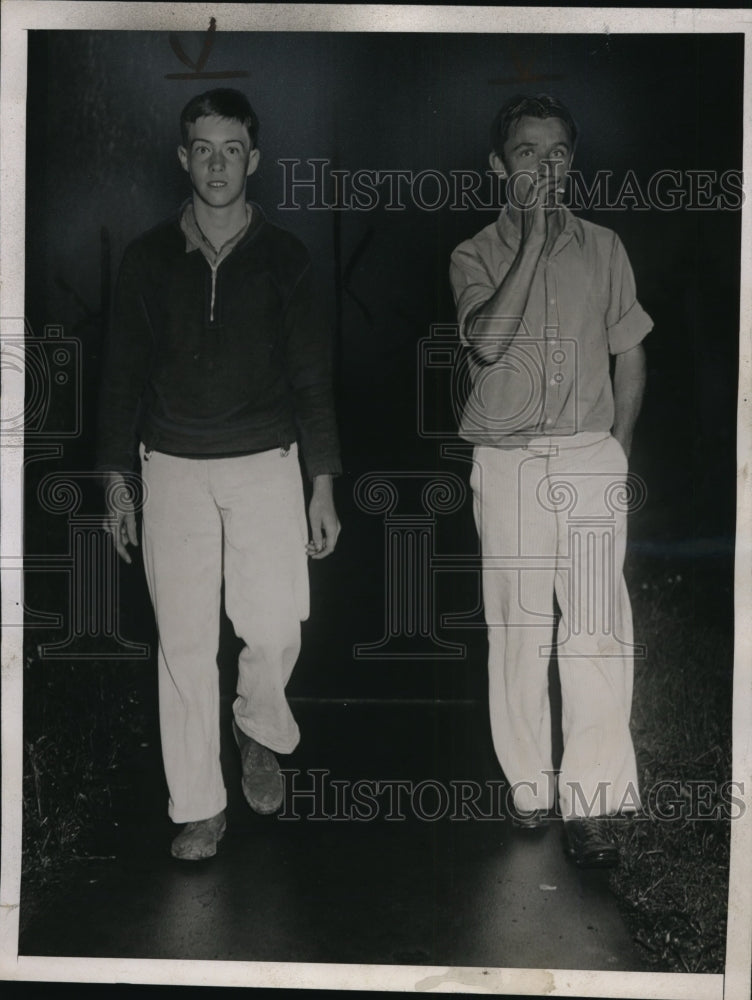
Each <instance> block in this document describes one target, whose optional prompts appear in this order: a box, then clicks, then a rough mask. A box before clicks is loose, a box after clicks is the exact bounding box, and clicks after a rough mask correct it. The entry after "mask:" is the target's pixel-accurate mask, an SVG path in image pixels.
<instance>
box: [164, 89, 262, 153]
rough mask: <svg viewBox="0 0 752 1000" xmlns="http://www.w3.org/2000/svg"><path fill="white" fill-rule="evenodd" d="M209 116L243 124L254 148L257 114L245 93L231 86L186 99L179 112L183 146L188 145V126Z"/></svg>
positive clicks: (257, 124) (257, 129)
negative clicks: (186, 101)
mask: <svg viewBox="0 0 752 1000" xmlns="http://www.w3.org/2000/svg"><path fill="white" fill-rule="evenodd" d="M209 116H216V117H217V118H230V119H232V120H233V121H238V122H240V123H241V125H245V127H246V128H247V129H248V135H249V136H250V137H251V148H252V149H255V148H256V140H257V138H258V131H259V120H258V116H257V115H256V112H255V111H254V110H253V108H252V107H251V105H250V103H249V101H248V98H247V97H246V96H245V94H242V93H241V92H240V91H239V90H233V89H232V88H231V87H218V88H217V89H216V90H207V91H206V92H205V93H204V94H197V95H196V96H195V97H192V98H191V99H190V101H188V103H187V104H186V106H185V107H184V108H183V110H182V111H181V112H180V134H181V136H182V137H183V146H187V145H188V126H189V125H193V124H194V123H195V122H196V121H197V120H198V119H199V118H206V117H209Z"/></svg>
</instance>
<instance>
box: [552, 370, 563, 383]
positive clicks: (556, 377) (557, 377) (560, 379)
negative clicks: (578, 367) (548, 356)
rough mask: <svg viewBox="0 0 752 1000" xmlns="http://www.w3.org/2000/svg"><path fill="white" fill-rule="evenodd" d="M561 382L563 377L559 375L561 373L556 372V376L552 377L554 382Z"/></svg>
mask: <svg viewBox="0 0 752 1000" xmlns="http://www.w3.org/2000/svg"><path fill="white" fill-rule="evenodd" d="M563 381H564V376H563V375H562V374H561V372H557V373H556V375H554V382H563Z"/></svg>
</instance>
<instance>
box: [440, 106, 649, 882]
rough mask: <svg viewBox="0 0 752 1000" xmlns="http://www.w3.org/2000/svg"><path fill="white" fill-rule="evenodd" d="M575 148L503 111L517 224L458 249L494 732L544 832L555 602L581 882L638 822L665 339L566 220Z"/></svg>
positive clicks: (566, 765) (560, 119) (564, 806)
mask: <svg viewBox="0 0 752 1000" xmlns="http://www.w3.org/2000/svg"><path fill="white" fill-rule="evenodd" d="M576 138H577V128H576V125H575V123H574V120H573V119H572V116H571V114H570V113H569V111H568V110H567V108H566V107H565V106H564V105H563V104H561V103H560V102H559V101H557V100H555V99H554V98H551V97H548V96H547V95H539V96H537V97H519V96H518V97H514V98H512V99H511V100H510V101H508V102H507V103H506V104H505V105H504V107H503V108H502V109H501V110H500V111H499V113H498V114H497V116H496V118H495V120H494V123H493V126H492V152H491V154H490V163H491V166H492V168H493V170H494V171H495V172H496V173H497V174H499V175H500V176H501V177H503V178H506V182H507V205H506V206H505V208H504V209H503V211H502V212H501V215H500V216H499V218H498V219H497V220H496V221H495V222H494V223H492V224H491V225H489V226H487V227H485V229H483V230H481V232H480V233H478V234H477V235H476V236H475V237H473V238H472V239H469V240H466V241H465V242H463V243H462V244H460V246H458V247H457V248H456V250H455V251H454V253H453V254H452V259H451V267H450V277H451V283H452V288H453V292H454V297H455V302H456V305H457V313H458V320H459V325H460V332H461V338H462V340H463V343H464V344H465V345H466V346H467V347H468V349H469V353H470V359H469V364H470V372H471V382H472V388H471V391H470V394H469V397H468V400H467V403H466V405H465V408H464V413H463V417H462V422H461V427H460V434H461V436H462V437H463V438H465V439H466V440H468V441H470V442H472V443H473V444H474V445H475V449H474V466H473V473H472V477H471V485H472V488H473V493H474V503H475V516H476V525H477V527H478V533H479V536H480V540H481V549H482V555H483V595H484V607H485V617H486V622H487V625H488V642H489V664H488V668H489V701H490V716H491V730H492V736H493V741H494V746H495V749H496V753H497V756H498V759H499V762H500V764H501V767H502V770H503V771H504V774H505V776H506V778H507V780H508V781H509V783H510V786H511V787H512V788H513V789H514V798H513V818H514V819H515V821H516V822H517V823H518V824H519V825H521V826H523V827H527V828H534V827H536V826H539V825H541V823H542V822H543V821H544V819H545V816H546V813H547V812H548V811H549V810H550V809H551V808H552V807H553V806H554V804H555V796H556V794H557V791H556V787H555V786H556V782H555V781H554V770H553V764H552V760H551V713H550V705H549V696H548V664H549V658H550V654H551V651H552V625H553V620H554V619H553V612H554V603H553V599H554V594H555V595H556V600H557V602H558V605H559V608H560V610H561V616H560V619H559V623H558V632H557V638H556V644H555V652H556V656H557V660H558V666H559V675H560V680H561V691H562V730H563V738H564V749H563V758H562V762H561V769H560V773H559V776H558V804H559V806H560V808H561V813H562V816H563V819H564V834H565V847H566V850H567V852H568V854H569V855H570V856H571V857H572V859H573V860H574V861H575V862H576V863H577V864H578V865H581V866H583V867H594V866H603V867H606V866H610V865H613V864H615V863H616V861H617V860H618V854H617V849H616V847H615V845H614V844H613V843H612V842H611V841H610V839H609V838H608V836H607V833H606V830H605V828H604V824H603V822H602V820H603V818H604V817H605V816H608V815H612V814H614V813H617V812H622V811H623V812H629V811H631V810H634V809H636V808H638V807H639V795H638V790H637V774H636V766H635V755H634V749H633V745H632V739H631V735H630V731H629V716H630V709H631V699H632V679H633V658H632V617H631V609H630V602H629V596H628V594H627V590H626V587H625V584H624V579H623V576H622V567H623V562H624V555H625V548H626V504H625V485H626V475H627V463H628V456H629V452H630V448H631V444H632V434H633V430H634V426H635V422H636V420H637V416H638V414H639V411H640V407H641V403H642V397H643V392H644V386H645V356H644V349H643V347H642V340H643V338H644V337H645V335H646V334H647V333H648V332H649V331H650V330H651V328H652V325H653V324H652V321H651V320H650V317H649V316H647V314H646V313H645V312H644V311H643V309H642V307H641V306H640V304H639V302H638V301H637V299H636V295H635V284H634V277H633V274H632V269H631V267H630V264H629V260H628V258H627V255H626V252H625V250H624V247H623V245H622V243H621V241H620V240H619V238H618V236H616V234H615V233H614V232H612V231H611V230H609V229H605V228H603V227H601V226H597V225H594V224H592V223H589V222H586V221H584V220H581V219H578V218H576V217H575V216H574V215H573V214H572V213H571V212H570V211H568V210H567V209H566V208H564V207H563V206H562V205H561V201H562V194H563V193H564V189H565V184H566V174H567V171H568V170H569V168H570V166H571V163H572V157H573V154H574V148H575V142H576ZM610 356H613V357H614V373H613V378H612V377H611V374H610Z"/></svg>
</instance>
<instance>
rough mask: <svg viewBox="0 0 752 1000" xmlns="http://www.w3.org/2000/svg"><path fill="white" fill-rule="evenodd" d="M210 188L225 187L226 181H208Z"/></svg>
mask: <svg viewBox="0 0 752 1000" xmlns="http://www.w3.org/2000/svg"><path fill="white" fill-rule="evenodd" d="M209 187H210V188H223V187H227V181H209Z"/></svg>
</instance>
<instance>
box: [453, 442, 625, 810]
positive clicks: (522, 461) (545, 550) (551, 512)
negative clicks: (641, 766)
mask: <svg viewBox="0 0 752 1000" xmlns="http://www.w3.org/2000/svg"><path fill="white" fill-rule="evenodd" d="M626 471H627V460H626V457H625V455H624V452H623V450H622V448H621V446H620V445H619V443H618V442H617V441H616V440H615V439H614V438H613V437H612V436H611V435H610V434H605V433H591V432H583V433H580V434H575V435H573V436H572V437H568V438H539V439H534V440H532V441H531V442H530V444H529V446H528V447H527V448H514V449H502V448H490V447H481V446H479V447H476V449H475V453H474V468H473V473H472V476H471V486H472V489H473V495H474V511H475V520H476V526H477V528H478V534H479V536H480V540H481V549H482V556H483V599H484V606H485V617H486V624H487V626H488V643H489V663H488V671H489V702H490V715H491V732H492V737H493V742H494V747H495V750H496V754H497V757H498V759H499V763H500V764H501V767H502V770H503V771H504V774H505V776H506V778H507V781H508V782H509V783H510V785H512V786H513V788H514V802H515V805H516V806H517V808H519V809H523V810H527V809H535V808H543V809H550V808H552V807H553V805H554V794H555V781H554V775H553V765H552V761H551V711H550V705H549V697H548V664H549V659H550V655H551V652H552V648H553V642H552V640H553V624H554V618H553V611H554V608H553V595H554V593H555V594H556V599H557V601H558V604H559V607H560V609H561V618H560V620H559V624H558V632H557V636H556V653H557V658H558V664H559V675H560V680H561V693H562V730H563V738H564V753H563V759H562V762H561V770H560V774H559V806H560V808H561V811H562V815H563V816H564V817H565V818H573V817H575V816H585V815H605V814H609V813H614V812H616V811H617V810H623V811H632V810H634V809H637V808H639V795H638V790H637V789H638V786H637V773H636V766H635V756H634V748H633V746H632V739H631V735H630V732H629V716H630V710H631V702H632V680H633V647H632V641H633V640H632V613H631V608H630V603H629V596H628V594H627V590H626V586H625V583H624V578H623V575H622V569H623V564H624V554H625V549H626V534H627V532H626V507H627V504H626V491H625V476H626Z"/></svg>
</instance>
